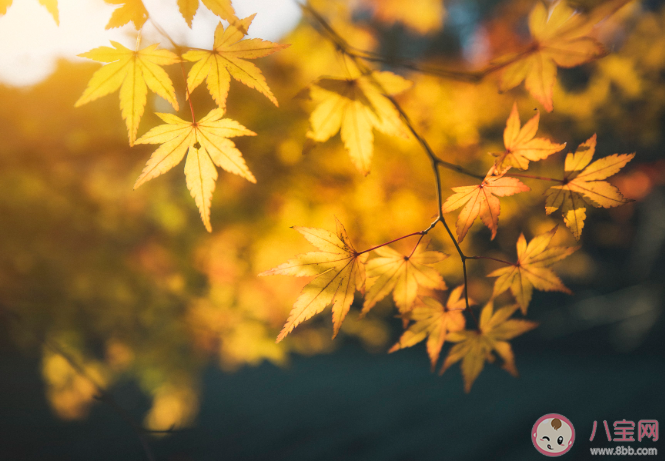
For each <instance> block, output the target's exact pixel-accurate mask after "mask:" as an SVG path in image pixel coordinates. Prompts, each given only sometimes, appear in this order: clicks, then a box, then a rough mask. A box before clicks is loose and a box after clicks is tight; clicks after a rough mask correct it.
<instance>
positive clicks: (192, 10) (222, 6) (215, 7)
mask: <svg viewBox="0 0 665 461" xmlns="http://www.w3.org/2000/svg"><path fill="white" fill-rule="evenodd" d="M202 1H203V4H204V5H205V6H206V7H207V8H208V9H209V10H210V11H212V12H213V13H214V14H216V15H217V16H219V17H220V18H222V19H224V20H225V21H228V22H229V24H236V23H237V22H238V18H237V17H236V13H235V10H234V9H233V6H232V5H231V0H202ZM178 8H179V9H180V14H182V17H183V18H184V19H185V21H186V22H187V25H188V26H189V27H192V20H193V19H194V15H195V14H196V11H197V10H198V9H199V0H178ZM243 30H244V33H247V29H246V28H245V29H243Z"/></svg>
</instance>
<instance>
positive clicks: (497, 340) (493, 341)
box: [441, 301, 538, 392]
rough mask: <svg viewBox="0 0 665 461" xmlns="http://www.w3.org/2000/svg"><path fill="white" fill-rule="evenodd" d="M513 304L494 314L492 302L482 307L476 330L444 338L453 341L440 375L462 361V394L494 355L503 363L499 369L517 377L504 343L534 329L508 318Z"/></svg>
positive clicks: (527, 322) (511, 356)
mask: <svg viewBox="0 0 665 461" xmlns="http://www.w3.org/2000/svg"><path fill="white" fill-rule="evenodd" d="M517 308H518V306H517V305H516V304H514V305H511V306H505V307H502V308H500V309H498V310H497V311H496V312H494V305H493V302H492V301H490V302H489V303H487V304H486V305H485V307H484V308H483V310H482V312H481V314H480V320H479V322H478V323H479V325H478V330H464V331H459V332H453V333H450V334H449V335H448V338H447V339H448V341H450V342H456V343H458V344H455V345H454V346H453V347H452V348H451V349H450V351H448V355H447V356H446V360H445V361H444V362H443V367H442V368H441V373H443V372H444V371H446V370H447V369H448V368H450V366H451V365H454V364H455V363H457V362H459V361H460V360H462V365H461V368H462V377H463V378H464V391H465V392H469V391H470V390H471V386H472V385H473V382H474V381H475V380H476V378H477V377H478V375H479V374H480V372H481V371H482V370H483V367H484V366H485V361H488V362H490V363H492V362H494V352H496V353H497V354H498V355H499V357H501V359H502V360H503V366H502V368H503V369H504V370H506V371H507V372H508V373H510V374H511V375H513V376H517V368H516V367H515V355H514V354H513V349H512V347H511V346H510V343H509V342H508V341H507V340H509V339H512V338H514V337H516V336H519V335H521V334H523V333H526V332H527V331H529V330H532V329H534V328H536V327H537V326H538V324H537V323H535V322H530V321H528V320H516V319H509V317H510V316H511V315H513V313H514V312H515V311H516V310H517Z"/></svg>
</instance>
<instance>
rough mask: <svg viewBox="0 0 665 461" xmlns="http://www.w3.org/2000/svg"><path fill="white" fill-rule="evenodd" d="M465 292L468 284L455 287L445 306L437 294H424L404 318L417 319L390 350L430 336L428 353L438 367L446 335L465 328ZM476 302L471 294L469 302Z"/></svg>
mask: <svg viewBox="0 0 665 461" xmlns="http://www.w3.org/2000/svg"><path fill="white" fill-rule="evenodd" d="M463 292H464V285H460V286H458V287H457V288H455V289H454V290H453V291H451V292H450V296H448V301H447V302H446V306H445V307H444V306H443V305H442V304H441V303H440V302H439V301H437V300H436V299H434V298H430V297H428V296H426V297H423V298H422V299H421V303H420V304H418V305H416V306H415V307H414V308H413V309H412V310H410V311H409V312H406V313H404V314H403V316H402V318H404V319H405V320H407V321H413V322H414V323H413V324H412V325H411V326H409V328H408V329H407V330H406V331H405V332H404V333H402V336H401V337H400V338H399V341H398V342H397V343H396V344H395V345H394V346H393V347H391V348H390V350H389V351H388V352H389V353H390V352H395V351H397V350H399V349H404V348H405V347H411V346H413V345H415V344H418V343H419V342H420V341H422V340H423V339H425V338H427V354H428V355H429V358H430V361H431V363H432V370H434V367H436V362H437V361H438V360H439V354H440V353H441V348H442V347H443V343H444V342H445V341H446V335H447V334H448V333H449V332H453V331H459V330H462V329H463V328H464V324H465V320H464V315H463V314H462V311H463V310H464V309H465V307H466V302H465V300H464V298H463V297H462V293H463ZM472 304H475V301H474V300H472V299H471V298H469V305H472Z"/></svg>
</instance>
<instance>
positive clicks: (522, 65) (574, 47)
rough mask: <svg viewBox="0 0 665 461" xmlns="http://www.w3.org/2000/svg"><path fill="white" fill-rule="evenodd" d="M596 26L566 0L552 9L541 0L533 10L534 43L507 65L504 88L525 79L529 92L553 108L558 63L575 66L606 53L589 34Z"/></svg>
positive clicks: (531, 20)
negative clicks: (566, 2)
mask: <svg viewBox="0 0 665 461" xmlns="http://www.w3.org/2000/svg"><path fill="white" fill-rule="evenodd" d="M592 26H593V23H592V22H590V21H587V20H585V18H584V17H583V16H582V15H580V14H577V13H575V11H574V10H573V9H572V8H570V7H568V6H567V5H566V4H565V3H563V2H556V3H554V5H552V8H551V10H550V11H549V12H548V11H547V9H546V8H545V5H544V4H543V3H542V2H537V3H536V6H535V7H534V8H533V10H532V11H531V13H530V14H529V30H530V31H531V36H532V37H533V45H532V46H531V48H530V49H529V50H528V51H526V52H524V53H522V55H521V57H519V58H518V59H517V60H515V62H513V63H512V64H510V65H508V66H506V68H505V69H504V71H503V74H502V75H501V82H500V85H499V86H500V89H501V91H507V90H510V89H511V88H514V87H516V86H517V85H519V84H520V83H522V81H524V82H525V83H524V84H525V86H526V89H527V90H529V93H531V95H532V96H533V97H534V98H536V99H537V100H538V101H539V102H540V103H541V104H542V105H543V107H544V108H545V110H547V111H548V112H552V109H553V108H554V106H553V105H552V90H553V89H554V82H555V81H556V73H557V66H559V67H575V66H579V65H581V64H584V63H586V62H589V61H592V60H594V59H597V58H599V57H602V56H604V55H605V54H606V50H605V47H603V45H602V44H600V43H599V42H597V41H596V40H595V39H593V38H591V37H588V36H587V34H588V33H589V32H590V31H591V28H592ZM509 59H515V58H514V57H509Z"/></svg>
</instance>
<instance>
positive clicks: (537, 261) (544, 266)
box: [488, 227, 577, 314]
mask: <svg viewBox="0 0 665 461" xmlns="http://www.w3.org/2000/svg"><path fill="white" fill-rule="evenodd" d="M556 231H557V227H554V228H553V229H552V230H551V231H549V232H546V233H544V234H541V235H538V236H537V237H534V238H533V240H531V242H529V243H528V245H527V242H526V239H525V238H524V234H521V235H520V237H519V239H518V240H517V262H516V263H515V264H514V265H510V266H507V267H502V268H500V269H497V270H495V271H494V272H492V273H490V274H489V275H488V277H498V279H496V281H495V282H494V292H493V294H492V297H495V296H498V295H500V294H501V293H503V292H504V291H506V290H507V289H510V291H511V292H512V293H513V296H515V299H516V300H517V303H518V304H519V306H520V307H521V308H522V313H524V314H526V311H527V308H528V307H529V303H530V302H531V295H532V294H533V289H534V288H535V289H536V290H541V291H562V292H564V293H568V294H572V293H571V291H570V290H569V289H568V288H566V287H565V286H564V284H563V282H561V280H560V279H559V277H557V276H556V274H555V273H554V272H553V271H552V270H551V269H549V266H551V265H553V264H554V263H556V262H557V261H561V260H562V259H564V258H566V257H567V256H568V255H570V254H572V253H574V252H575V251H576V250H577V247H572V248H568V247H553V248H548V247H549V244H550V242H551V241H552V238H553V237H554V234H556Z"/></svg>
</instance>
